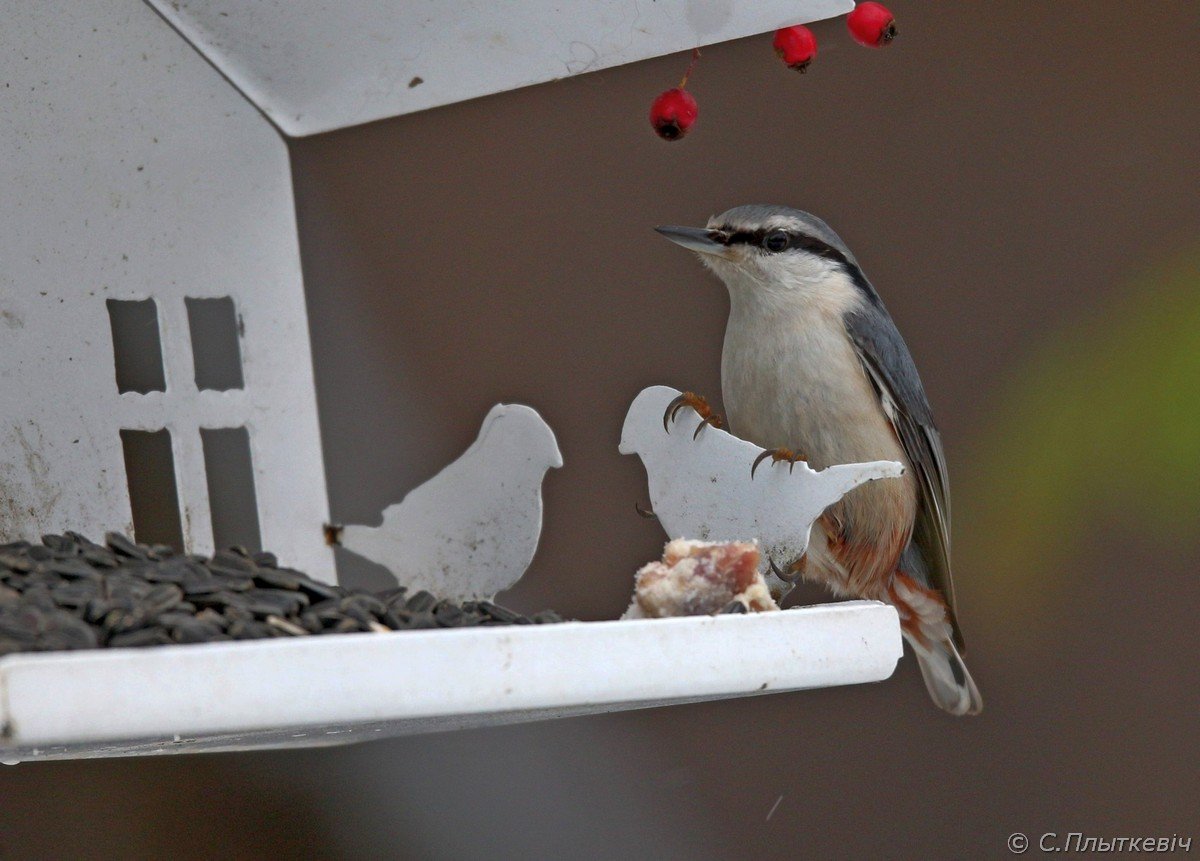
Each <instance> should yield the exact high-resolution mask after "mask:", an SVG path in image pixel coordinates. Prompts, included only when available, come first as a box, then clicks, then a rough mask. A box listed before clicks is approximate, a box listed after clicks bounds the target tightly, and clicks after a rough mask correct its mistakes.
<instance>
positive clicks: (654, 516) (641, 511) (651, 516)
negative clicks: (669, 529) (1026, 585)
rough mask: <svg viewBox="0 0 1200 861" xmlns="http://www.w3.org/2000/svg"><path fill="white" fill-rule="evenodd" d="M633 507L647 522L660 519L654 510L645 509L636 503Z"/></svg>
mask: <svg viewBox="0 0 1200 861" xmlns="http://www.w3.org/2000/svg"><path fill="white" fill-rule="evenodd" d="M633 507H634V508H635V509H636V510H637V513H638V514H640V515H641V516H642V517H644V518H646V519H647V520H655V519H657V518H658V515H657V514H655V513H654V511H653V510H652V509H649V508H643V507H642V504H641V503H640V502H635V503H634V504H633Z"/></svg>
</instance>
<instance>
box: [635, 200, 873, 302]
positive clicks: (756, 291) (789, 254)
mask: <svg viewBox="0 0 1200 861" xmlns="http://www.w3.org/2000/svg"><path fill="white" fill-rule="evenodd" d="M655 229H656V230H657V231H658V232H659V233H661V234H662V235H663V236H665V237H667V238H668V239H670V240H671V241H672V242H674V243H676V244H677V245H682V246H683V247H684V248H687V249H688V250H689V251H694V252H696V254H697V255H698V256H699V257H700V260H701V261H702V262H703V263H704V265H705V266H707V267H708V268H709V269H711V270H712V271H713V272H715V273H716V274H717V275H718V276H719V277H720V278H721V280H722V281H724V282H725V285H726V286H727V287H728V288H729V292H730V296H731V298H732V299H733V301H734V302H739V301H745V302H750V303H754V304H763V305H768V306H777V305H780V304H787V303H788V302H790V301H792V300H795V299H800V298H807V299H811V298H818V299H829V300H834V299H837V298H838V296H841V297H842V298H844V299H846V300H848V301H856V300H857V299H858V298H859V296H858V293H859V290H860V287H859V284H860V282H861V283H865V279H863V278H862V273H861V270H859V267H858V262H857V261H856V260H855V259H854V255H853V254H851V253H850V249H849V248H847V247H846V244H845V243H844V242H842V240H841V238H840V237H838V235H837V234H836V233H834V232H833V230H832V229H831V228H830V227H829V225H828V224H826V223H825V222H824V221H822V220H821V219H819V218H817V217H816V216H815V215H810V214H809V213H807V212H803V211H801V210H799V209H791V208H790V207H786V206H762V205H753V206H738V207H735V208H734V209H731V210H729V211H728V212H723V213H721V214H720V215H714V216H713V217H712V218H710V219H709V220H708V224H707V225H706V226H705V227H657V228H655Z"/></svg>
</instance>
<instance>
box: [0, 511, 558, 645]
mask: <svg viewBox="0 0 1200 861" xmlns="http://www.w3.org/2000/svg"><path fill="white" fill-rule="evenodd" d="M561 621H563V619H562V617H561V616H559V615H558V614H557V613H555V612H553V611H551V610H544V611H542V612H541V613H537V614H535V615H533V616H522V615H520V614H519V613H515V612H513V611H512V610H508V609H505V608H504V607H500V606H498V605H496V604H493V603H491V602H490V601H464V602H463V603H461V604H457V603H454V602H453V601H445V600H438V599H437V598H436V597H434V596H433V595H431V594H430V593H429V592H425V591H420V592H416V593H414V594H412V595H409V594H408V592H407V590H406V589H405V588H404V587H399V588H396V589H390V590H388V591H385V592H379V593H373V592H365V591H360V590H354V589H345V588H342V587H340V586H332V585H330V584H328V583H322V582H320V581H318V580H314V579H312V578H311V577H309V576H307V575H305V574H302V573H301V572H299V571H294V570H292V569H290V568H282V567H280V566H279V563H278V561H277V560H276V558H275V556H274V555H273V554H271V553H254V554H251V553H248V552H246V551H245V550H242V549H240V548H234V549H232V550H229V551H223V552H218V553H216V554H215V555H214V556H213V557H212V558H211V559H209V558H205V557H202V556H195V555H180V554H176V553H175V552H174V551H173V550H172V549H171V548H169V547H164V546H159V545H155V546H145V545H141V544H135V543H134V542H133V541H131V540H130V539H128V538H126V537H125V536H123V535H119V534H116V533H109V534H108V535H106V536H105V543H104V544H103V545H101V544H95V543H93V542H91V541H89V540H88V539H86V538H84V537H83V536H81V535H78V534H76V533H74V532H68V533H66V534H65V535H45V536H43V537H42V543H41V544H31V543H29V542H26V541H19V542H15V543H12V544H2V545H0V656H3V655H6V654H9V653H12V652H47V651H59V650H63V649H96V648H102V647H106V646H111V647H114V648H116V647H130V646H160V645H168V644H174V643H212V642H217V641H221V640H257V639H263V638H267V637H303V636H308V635H312V634H340V633H349V632H355V631H376V632H387V631H406V630H412V629H419V628H462V627H469V626H476V625H529V624H544V623H550V622H561Z"/></svg>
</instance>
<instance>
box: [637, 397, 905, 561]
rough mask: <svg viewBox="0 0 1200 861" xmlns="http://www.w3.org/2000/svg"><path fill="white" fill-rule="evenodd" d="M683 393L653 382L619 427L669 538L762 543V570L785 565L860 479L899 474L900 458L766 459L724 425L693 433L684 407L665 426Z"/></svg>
mask: <svg viewBox="0 0 1200 861" xmlns="http://www.w3.org/2000/svg"><path fill="white" fill-rule="evenodd" d="M679 394H680V392H679V390H678V389H672V388H670V387H669V386H651V387H650V388H648V389H643V390H642V392H641V393H640V394H639V395H638V396H637V397H636V398H635V399H634V401H633V404H632V405H631V406H630V407H629V412H628V414H627V415H626V417H625V426H624V428H623V429H622V431H621V453H622V454H637V455H638V456H639V457H640V458H641V459H642V463H643V464H644V465H645V467H646V474H647V476H648V477H649V485H650V505H651V507H652V508H653V510H654V513H655V515H656V516H657V517H658V520H659V522H660V523H661V524H662V527H663V529H665V530H666V532H667V535H668V536H669V537H671V538H695V539H701V540H704V541H749V540H753V539H757V540H758V542H759V545H760V546H761V548H762V557H763V562H762V564H763V567H764V569H765V568H766V567H767V565H768V560H772V559H773V560H774V561H775V564H776V565H777V566H779V567H780V568H781V569H782V568H786V566H787V565H788V564H789V563H791V562H793V561H794V560H796V559H799V558H800V557H801V556H802V555H803V554H804V551H805V549H806V548H807V547H808V535H809V532H810V530H811V528H812V524H813V522H814V521H815V520H816V519H817V518H818V517H819V516H820V515H821V512H822V511H824V510H825V509H826V508H827V507H829V506H830V505H832V504H833V503H835V502H837V501H838V500H839V499H841V498H842V497H843V496H844V495H845V494H846V493H848V492H849V491H850V490H852V489H853V488H855V487H858V486H859V485H860V484H865V483H866V482H868V481H875V480H877V479H884V478H891V477H895V476H899V475H902V474H903V473H904V467H903V466H902V465H901V464H899V463H896V462H895V461H873V462H871V463H854V464H839V465H837V466H831V467H828V468H827V469H823V470H821V471H819V472H817V471H815V470H813V469H810V468H809V466H808V464H806V463H804V462H802V461H797V462H796V464H795V465H794V466H793V467H791V468H789V465H788V464H787V463H779V464H776V465H774V466H772V465H771V461H770V459H767V460H765V461H763V462H762V463H761V464H760V465H759V467H758V469H757V470H756V471H755V473H754V476H753V478H751V475H750V467H751V465H752V464H753V463H754V460H755V458H757V457H758V456H759V455H760V454H762V452H763V449H761V448H759V447H758V446H756V445H754V444H753V443H750V442H746V441H745V440H742V439H738V438H737V437H735V436H732V435H731V434H729V433H726V432H725V431H723V430H719V429H718V428H714V427H711V426H710V427H706V428H705V429H704V430H702V431H701V432H700V435H699V436H698V437H696V438H695V439H693V438H692V435H693V433H694V432H695V430H696V428H697V427H698V426H699V425H700V417H699V416H698V415H697V414H696V413H695V411H694V410H692V409H690V408H684V409H682V410H680V411H679V413H678V414H677V416H676V418H675V421H674V422H671V423H670V424H669V426H668V427H669V432H667V431H664V430H663V413H664V412H665V411H666V409H667V406H668V405H669V404H670V403H671V401H673V400H674V399H675V398H676V397H677V396H678V395H679Z"/></svg>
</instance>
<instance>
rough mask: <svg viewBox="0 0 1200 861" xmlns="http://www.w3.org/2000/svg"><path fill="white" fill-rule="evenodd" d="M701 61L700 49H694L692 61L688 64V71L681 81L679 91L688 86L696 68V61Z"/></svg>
mask: <svg viewBox="0 0 1200 861" xmlns="http://www.w3.org/2000/svg"><path fill="white" fill-rule="evenodd" d="M699 59H700V49H699V48H692V61H691V62H690V63H688V67H687V71H686V72H684V73H683V77H682V78H680V79H679V89H681V90H682V89H684V88H685V87H686V86H687V82H688V78H690V77H691V76H692V71H693V70H694V69H695V68H696V61H697V60H699Z"/></svg>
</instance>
